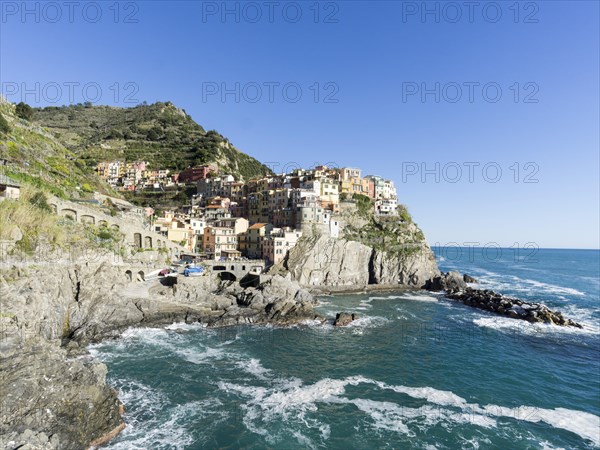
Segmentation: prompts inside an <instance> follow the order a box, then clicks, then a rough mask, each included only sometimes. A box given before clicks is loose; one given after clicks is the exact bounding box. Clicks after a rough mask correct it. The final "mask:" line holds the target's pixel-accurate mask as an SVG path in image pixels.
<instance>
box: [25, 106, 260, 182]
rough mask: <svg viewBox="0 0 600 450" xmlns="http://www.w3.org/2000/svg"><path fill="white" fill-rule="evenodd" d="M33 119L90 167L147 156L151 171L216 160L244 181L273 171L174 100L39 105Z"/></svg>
mask: <svg viewBox="0 0 600 450" xmlns="http://www.w3.org/2000/svg"><path fill="white" fill-rule="evenodd" d="M34 121H35V122H37V123H39V124H40V125H41V126H43V127H47V128H48V129H49V130H50V131H51V132H52V133H54V134H55V135H56V137H57V138H58V139H59V140H60V141H61V142H62V143H63V144H64V145H65V146H66V147H67V148H68V149H69V150H71V151H72V152H73V153H74V154H76V155H77V156H78V157H79V158H80V159H81V160H82V161H84V162H85V165H86V166H87V167H88V168H89V169H93V168H95V166H96V164H97V163H98V162H99V161H103V160H113V159H125V160H126V161H138V160H144V161H148V162H149V163H150V165H151V168H153V169H159V168H160V169H171V170H175V171H179V170H182V169H184V168H186V167H188V166H190V165H201V164H206V163H211V162H213V163H216V164H217V165H218V166H219V169H220V171H221V172H222V173H227V174H232V175H234V176H235V177H236V178H242V179H244V180H247V179H249V178H251V177H254V176H257V175H261V174H263V173H268V172H269V169H268V168H267V167H266V166H264V165H262V164H261V163H260V162H259V161H257V160H256V159H254V158H252V157H250V156H248V155H246V154H244V153H242V152H240V151H239V150H237V149H236V148H235V147H234V146H233V145H232V144H231V143H230V142H229V141H228V140H227V139H226V138H224V137H223V136H222V135H220V134H219V133H217V132H216V131H208V132H207V131H205V130H204V128H202V126H200V125H198V124H197V123H196V122H194V120H193V119H192V118H191V117H190V116H189V115H188V114H187V113H186V112H185V111H184V110H182V109H179V108H177V107H176V106H174V105H173V104H172V103H170V102H166V103H161V102H159V103H155V104H152V105H145V104H143V105H139V106H136V107H133V108H117V107H110V106H91V105H71V106H63V107H47V108H38V109H36V111H35V117H34Z"/></svg>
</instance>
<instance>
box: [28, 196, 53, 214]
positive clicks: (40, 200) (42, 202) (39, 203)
mask: <svg viewBox="0 0 600 450" xmlns="http://www.w3.org/2000/svg"><path fill="white" fill-rule="evenodd" d="M29 203H30V204H31V205H33V206H35V207H36V208H39V209H41V210H42V211H46V212H52V207H51V206H50V205H49V204H48V198H47V197H46V194H44V193H43V192H41V191H37V192H36V193H35V194H33V195H32V196H31V197H30V198H29Z"/></svg>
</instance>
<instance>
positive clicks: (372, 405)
mask: <svg viewBox="0 0 600 450" xmlns="http://www.w3.org/2000/svg"><path fill="white" fill-rule="evenodd" d="M359 384H371V385H374V386H376V387H378V388H379V389H382V390H392V391H394V392H397V393H401V394H406V395H408V396H409V397H411V398H414V399H419V400H425V401H427V402H428V403H427V404H426V405H424V406H422V407H419V408H414V407H406V406H403V405H401V404H398V403H392V402H381V401H375V400H370V399H363V398H355V399H351V398H347V397H344V396H343V395H344V394H345V389H346V387H347V386H355V385H359ZM218 386H219V388H220V389H222V390H225V391H229V392H236V393H239V394H240V395H242V396H244V397H248V398H249V399H250V401H249V403H248V405H247V406H248V411H249V416H248V419H249V421H251V422H252V421H254V420H256V419H258V418H260V419H261V420H264V421H267V422H269V421H272V420H274V419H276V418H282V419H284V420H288V419H291V418H297V417H300V418H302V419H303V418H304V414H305V413H306V412H308V411H313V412H314V411H317V410H318V403H331V404H336V403H337V404H353V405H355V406H356V407H357V408H358V409H359V410H360V411H363V412H364V413H366V414H368V416H369V417H370V418H371V420H372V426H373V427H374V428H377V429H386V430H390V431H395V432H397V433H400V434H405V435H408V436H410V435H411V433H412V431H411V427H422V426H432V425H435V424H437V423H439V422H444V423H449V424H465V423H469V424H471V425H475V426H478V427H483V428H491V427H495V426H497V422H496V419H497V418H510V419H514V420H516V421H525V422H533V423H537V422H544V423H546V424H548V425H550V426H552V427H554V428H559V429H563V430H567V431H570V432H572V433H575V434H577V435H579V436H580V437H582V438H583V439H587V440H590V441H592V442H593V443H594V445H600V435H599V430H600V417H598V416H596V415H594V414H590V413H586V412H582V411H576V410H570V409H565V408H555V409H544V408H537V407H532V406H520V407H518V408H511V407H503V406H498V405H485V406H480V405H478V404H473V403H469V402H467V400H465V399H464V398H462V397H460V396H458V395H456V394H454V393H453V392H451V391H444V390H440V389H436V388H433V387H429V386H425V387H409V386H401V385H400V386H394V385H388V384H386V383H383V382H379V381H375V380H371V379H369V378H365V377H361V376H354V377H348V378H345V379H341V380H336V379H330V378H325V379H322V380H319V381H317V382H315V383H314V384H310V385H302V384H299V383H298V382H297V380H296V381H295V382H294V383H293V384H290V385H288V386H286V385H280V386H279V387H277V388H264V387H258V386H241V385H236V384H231V383H222V382H220V383H219V384H218ZM434 405H436V406H434ZM251 426H255V425H251Z"/></svg>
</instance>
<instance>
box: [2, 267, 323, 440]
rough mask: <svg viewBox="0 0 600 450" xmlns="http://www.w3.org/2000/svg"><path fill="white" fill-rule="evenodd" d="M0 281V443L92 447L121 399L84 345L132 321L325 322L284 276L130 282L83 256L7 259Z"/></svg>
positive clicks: (113, 430) (109, 427) (108, 434)
mask: <svg viewBox="0 0 600 450" xmlns="http://www.w3.org/2000/svg"><path fill="white" fill-rule="evenodd" d="M0 282H1V291H0V294H1V295H0V300H1V312H2V313H1V315H0V351H1V356H0V373H1V376H0V392H2V393H3V395H2V397H1V398H0V448H2V449H11V450H12V449H17V448H23V449H29V450H33V449H61V450H62V449H67V450H70V449H73V450H75V449H82V448H92V447H96V446H99V445H102V444H104V443H106V442H108V441H109V440H110V439H112V438H114V437H115V436H116V435H118V434H119V433H120V432H121V431H122V430H123V428H124V427H125V423H124V422H123V419H122V417H121V416H122V414H123V411H124V406H123V405H122V404H121V402H120V401H119V399H118V397H117V392H116V391H115V390H114V389H112V388H111V387H110V386H108V385H107V383H106V374H107V368H106V366H105V365H104V364H102V363H100V362H98V361H95V360H93V359H92V358H89V354H88V352H87V349H86V347H87V345H89V344H90V343H93V342H99V341H101V340H103V339H107V338H116V337H119V336H121V334H122V332H123V331H124V330H126V329H128V328H129V327H153V326H165V325H170V324H172V323H174V322H186V323H204V324H207V325H208V326H215V327H216V326H231V325H238V324H253V323H273V324H278V325H291V324H295V323H299V322H303V321H306V320H314V319H320V320H323V318H322V317H321V316H319V315H318V314H316V313H315V311H314V309H313V308H314V306H315V305H316V300H315V298H314V297H313V296H312V295H311V294H310V293H309V292H308V291H307V290H305V289H303V288H301V287H300V286H299V285H298V284H297V283H295V282H293V281H291V280H290V278H289V277H288V278H285V277H281V276H263V277H262V279H261V283H260V284H259V285H258V286H257V287H250V288H246V289H244V288H241V287H240V286H239V285H238V284H234V283H231V282H221V281H219V280H218V279H216V278H213V277H198V278H183V277H181V280H180V282H179V283H177V284H176V285H174V286H171V287H169V286H163V285H162V284H161V283H160V282H158V281H157V282H155V283H153V284H148V283H145V284H143V285H142V284H136V283H132V282H131V281H129V280H128V279H127V278H126V277H125V268H124V267H121V266H118V265H114V264H112V263H110V262H102V263H98V264H96V263H94V264H91V263H85V262H83V263H81V264H65V265H62V266H60V265H56V266H55V267H54V268H53V269H51V270H49V269H48V268H47V267H45V268H37V267H35V266H32V267H29V268H23V267H14V268H13V269H11V270H8V271H3V272H2V276H1V278H0Z"/></svg>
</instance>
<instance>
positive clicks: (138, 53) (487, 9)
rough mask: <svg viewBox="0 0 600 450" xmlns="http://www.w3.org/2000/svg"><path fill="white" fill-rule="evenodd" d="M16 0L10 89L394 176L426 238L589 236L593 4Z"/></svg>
mask: <svg viewBox="0 0 600 450" xmlns="http://www.w3.org/2000/svg"><path fill="white" fill-rule="evenodd" d="M27 5H28V6H27V7H28V8H29V10H28V11H29V12H28V13H27V14H26V15H25V16H23V13H24V12H25V11H24V10H23V3H21V2H1V6H2V11H1V12H2V17H0V27H1V31H0V39H1V42H0V81H1V82H2V91H3V93H4V94H5V95H6V96H7V97H8V98H9V100H12V101H15V102H16V101H20V100H22V99H24V100H25V101H27V102H28V103H30V104H32V105H47V104H58V105H60V104H65V103H69V94H68V92H69V91H68V88H67V87H66V86H67V85H68V83H70V82H72V83H79V85H76V86H75V87H74V90H73V95H74V97H73V99H74V100H75V102H80V101H84V100H86V99H91V100H93V101H96V97H98V99H97V103H100V104H116V105H120V106H128V105H130V103H127V101H133V102H135V101H136V100H137V101H142V100H146V101H148V102H154V101H157V100H161V101H167V100H170V101H172V102H174V103H175V104H176V105H178V106H180V107H182V108H184V109H185V110H186V111H187V112H188V113H189V114H191V115H192V116H193V117H194V119H195V120H196V121H197V122H199V123H200V124H202V125H203V126H204V127H205V128H206V129H217V130H218V131H219V132H221V133H222V134H223V135H225V136H227V137H228V138H229V139H230V140H231V141H232V142H233V143H234V144H235V145H236V146H237V147H238V148H239V149H241V150H242V151H244V152H246V153H249V154H250V155H252V156H254V157H256V158H258V159H259V160H261V161H263V162H265V163H274V164H278V166H275V169H278V168H282V167H284V166H285V165H286V164H290V163H297V164H298V165H302V166H312V165H314V164H315V163H327V162H330V163H334V164H336V165H338V166H357V167H361V168H363V170H364V172H365V173H376V174H380V175H382V176H385V177H388V178H392V179H394V180H395V181H396V184H397V186H398V193H399V197H400V201H401V202H402V203H405V204H407V205H408V207H409V209H410V210H411V212H412V214H413V216H414V218H415V220H416V221H417V223H419V225H420V226H421V227H422V228H423V229H424V231H425V233H426V236H427V237H428V240H429V241H430V243H432V244H435V243H440V244H442V245H444V244H448V243H451V242H457V243H467V242H479V243H480V244H481V245H484V244H486V243H498V244H500V245H503V246H508V245H513V244H514V243H518V244H519V245H520V246H524V245H525V244H526V243H528V242H533V243H535V244H537V245H539V246H540V247H566V248H598V247H599V246H600V243H599V239H600V237H599V234H600V233H599V228H600V223H599V202H600V199H599V192H600V186H599V170H600V162H599V148H600V142H599V123H600V117H599V102H600V99H599V91H598V89H599V87H598V86H599V77H600V74H599V53H600V49H599V42H600V36H599V15H600V14H599V7H598V5H599V3H598V2H595V1H589V2H588V1H583V2H573V1H571V2H561V1H544V2H520V3H518V7H517V8H515V6H514V2H512V1H510V2H480V6H477V7H475V9H474V10H473V11H469V9H468V7H467V6H464V3H463V2H456V3H453V2H428V3H427V5H426V8H428V9H429V10H431V11H435V10H436V8H437V10H438V11H439V14H438V15H437V17H436V15H435V13H429V14H426V15H425V16H423V15H422V13H423V12H424V11H423V9H422V2H368V3H367V2H359V1H342V2H320V3H316V2H285V1H280V2H276V4H272V5H273V6H272V7H270V6H269V4H268V3H265V2H254V3H252V2H250V3H248V2H228V3H227V6H226V7H227V8H229V10H230V11H233V12H230V13H228V14H226V15H223V12H224V8H225V6H224V5H225V3H223V2H164V3H163V2H158V1H151V2H120V3H114V2H112V1H109V2H98V3H94V4H92V5H90V2H81V3H78V2H75V4H74V6H73V10H71V11H69V10H68V7H67V6H64V4H63V3H62V2H57V3H54V4H49V3H46V2H40V3H38V2H30V3H28V4H27ZM56 5H58V8H57V6H56ZM315 5H316V6H315ZM36 8H37V9H36ZM236 8H237V13H236ZM269 8H272V10H271V11H270V10H269ZM258 12H260V18H258V19H256V18H257V17H258V16H257V14H258ZM299 12H300V13H301V17H300V18H299V19H296V17H298V13H299ZM317 12H318V15H317ZM59 13H60V17H59V16H58V14H59ZM99 13H101V16H99ZM117 13H118V14H117ZM458 13H460V15H461V17H460V18H459V19H456V17H457V14H458ZM270 14H272V15H271V16H270ZM498 14H501V15H500V16H498ZM69 15H71V17H69ZM96 19H97V20H96ZM131 22H133V23H131ZM36 83H39V88H37V87H36ZM53 83H56V84H58V85H59V86H61V91H60V92H59V91H57V90H56V89H55V86H56V85H55V84H53ZM65 83H66V84H65ZM115 83H118V84H115ZM127 83H133V84H129V85H128V84H127ZM436 83H438V84H437V85H436ZM84 85H87V91H86V92H84V89H83V86H84ZM436 86H439V87H438V88H436ZM24 87H25V88H26V89H28V90H32V91H36V90H37V92H39V94H40V98H39V99H36V98H35V97H34V95H33V94H31V93H30V94H28V95H27V96H26V97H24V92H23V88H24ZM96 87H100V88H101V89H102V93H101V95H99V96H97V95H96ZM236 87H237V90H238V92H239V98H237V99H236V95H235V91H236ZM284 87H285V89H284ZM484 87H485V89H484ZM223 88H225V90H228V91H229V93H228V94H227V95H225V96H224V97H223V96H222V95H221V94H222V90H223ZM257 88H258V89H260V91H259V90H258V89H257ZM270 89H273V90H272V91H270ZM458 89H460V91H459V90H458ZM470 89H472V91H470ZM423 90H427V91H429V93H427V94H426V95H425V96H424V97H423V96H422V95H421V94H422V91H423ZM299 92H301V96H300V97H299V96H298V93H299ZM436 92H437V94H438V95H439V98H437V99H436ZM115 93H118V94H119V95H118V96H115ZM459 93H460V95H459ZM498 93H501V96H498ZM270 94H272V97H271V98H269V97H270ZM128 95H129V97H127V96H128ZM470 95H471V98H469V97H470ZM38 100H39V101H38ZM436 100H437V101H436ZM436 164H439V165H438V166H436ZM457 167H460V168H461V170H462V173H460V174H459V173H458V172H457ZM469 167H471V170H472V172H471V173H469ZM423 169H425V170H426V171H424V170H423ZM498 169H500V170H501V171H502V173H501V174H499V173H498ZM469 175H471V180H469V178H470V176H469ZM436 176H437V177H439V180H436ZM471 181H472V182H471ZM494 181H495V182H494Z"/></svg>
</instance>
